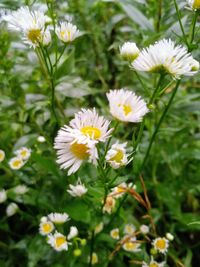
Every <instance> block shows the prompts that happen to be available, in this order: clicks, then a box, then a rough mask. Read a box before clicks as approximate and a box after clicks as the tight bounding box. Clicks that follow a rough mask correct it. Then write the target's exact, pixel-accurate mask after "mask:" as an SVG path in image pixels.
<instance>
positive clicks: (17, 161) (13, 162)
mask: <svg viewBox="0 0 200 267" xmlns="http://www.w3.org/2000/svg"><path fill="white" fill-rule="evenodd" d="M9 165H10V168H11V169H13V170H19V169H20V168H21V167H23V166H24V161H23V160H22V158H20V157H15V158H12V159H10V161H9Z"/></svg>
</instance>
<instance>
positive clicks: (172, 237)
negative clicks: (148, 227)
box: [166, 233, 174, 241]
mask: <svg viewBox="0 0 200 267" xmlns="http://www.w3.org/2000/svg"><path fill="white" fill-rule="evenodd" d="M166 238H167V239H168V240H169V241H173V240H174V236H173V235H172V234H171V233H166Z"/></svg>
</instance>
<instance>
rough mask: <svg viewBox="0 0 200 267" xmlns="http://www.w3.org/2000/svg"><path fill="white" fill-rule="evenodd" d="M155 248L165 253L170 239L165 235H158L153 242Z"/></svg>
mask: <svg viewBox="0 0 200 267" xmlns="http://www.w3.org/2000/svg"><path fill="white" fill-rule="evenodd" d="M152 244H153V246H154V249H156V250H158V251H159V252H160V253H163V254H165V253H166V252H167V250H168V247H169V240H167V239H166V238H165V237H158V238H156V239H154V240H153V242H152Z"/></svg>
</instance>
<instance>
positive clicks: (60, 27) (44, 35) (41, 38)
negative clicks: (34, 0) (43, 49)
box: [3, 6, 80, 48]
mask: <svg viewBox="0 0 200 267" xmlns="http://www.w3.org/2000/svg"><path fill="white" fill-rule="evenodd" d="M3 20H5V21H6V22H7V23H8V28H9V29H10V30H12V31H15V32H18V33H20V34H22V38H23V41H24V43H26V44H28V45H29V46H31V47H33V48H37V47H39V46H40V45H43V46H47V45H49V44H50V43H51V40H52V38H51V31H53V30H54V29H55V34H56V35H57V37H58V38H59V39H60V40H61V41H62V42H63V43H70V42H72V41H73V40H74V39H76V38H77V37H79V36H80V32H79V30H78V29H77V27H76V25H73V24H72V23H71V22H68V21H66V22H65V21H63V22H62V21H61V22H58V23H57V25H52V24H53V22H52V19H51V18H50V17H49V16H47V15H46V14H44V12H42V11H40V10H30V8H29V7H28V6H24V7H21V8H19V9H18V10H16V11H12V12H10V13H9V14H7V15H5V16H4V17H3Z"/></svg>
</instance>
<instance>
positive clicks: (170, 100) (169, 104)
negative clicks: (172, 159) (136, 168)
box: [140, 80, 180, 170]
mask: <svg viewBox="0 0 200 267" xmlns="http://www.w3.org/2000/svg"><path fill="white" fill-rule="evenodd" d="M179 85H180V80H178V81H177V83H176V86H175V88H174V90H173V93H172V95H171V97H170V99H169V102H168V104H167V106H166V107H165V109H164V111H163V114H162V116H161V117H160V120H159V122H158V124H157V126H156V129H155V131H154V133H153V135H152V137H151V140H150V143H149V146H148V149H147V152H146V155H145V157H144V160H143V163H142V166H141V168H140V170H142V169H143V168H144V165H145V163H146V161H147V159H148V157H149V153H150V151H151V147H152V145H153V142H154V140H155V138H156V135H157V132H158V130H159V128H160V126H161V124H162V122H163V120H164V118H165V116H166V114H167V112H168V110H169V108H170V106H171V103H172V101H173V99H174V97H175V95H176V92H177V90H178V87H179Z"/></svg>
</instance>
